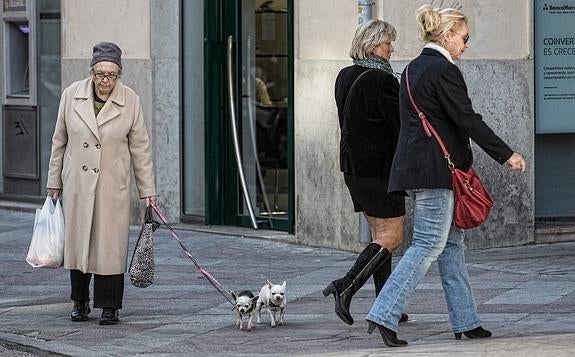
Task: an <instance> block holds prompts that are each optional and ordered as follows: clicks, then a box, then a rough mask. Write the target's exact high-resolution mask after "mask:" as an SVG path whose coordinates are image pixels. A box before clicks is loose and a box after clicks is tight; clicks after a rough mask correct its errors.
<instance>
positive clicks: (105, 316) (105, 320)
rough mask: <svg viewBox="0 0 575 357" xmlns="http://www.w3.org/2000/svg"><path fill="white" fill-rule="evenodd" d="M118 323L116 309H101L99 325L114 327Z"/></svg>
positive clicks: (118, 315) (118, 314)
mask: <svg viewBox="0 0 575 357" xmlns="http://www.w3.org/2000/svg"><path fill="white" fill-rule="evenodd" d="M118 322H120V313H119V312H118V309H112V308H109V307H105V308H103V309H102V316H101V317H100V325H115V324H117V323H118Z"/></svg>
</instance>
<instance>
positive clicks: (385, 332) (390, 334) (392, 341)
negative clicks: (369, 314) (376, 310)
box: [367, 321, 407, 347]
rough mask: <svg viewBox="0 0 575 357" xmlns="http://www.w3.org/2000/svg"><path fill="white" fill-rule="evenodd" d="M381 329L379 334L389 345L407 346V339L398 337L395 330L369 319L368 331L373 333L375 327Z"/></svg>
mask: <svg viewBox="0 0 575 357" xmlns="http://www.w3.org/2000/svg"><path fill="white" fill-rule="evenodd" d="M376 327H377V328H378V329H379V334H380V335H381V338H382V339H383V343H385V344H386V345H387V346H389V347H404V346H407V341H405V340H400V339H398V338H397V334H396V333H395V331H393V330H390V329H388V328H387V327H385V326H381V325H378V324H376V323H375V322H373V321H369V326H368V328H367V333H369V334H371V333H372V332H373V330H375V328H376Z"/></svg>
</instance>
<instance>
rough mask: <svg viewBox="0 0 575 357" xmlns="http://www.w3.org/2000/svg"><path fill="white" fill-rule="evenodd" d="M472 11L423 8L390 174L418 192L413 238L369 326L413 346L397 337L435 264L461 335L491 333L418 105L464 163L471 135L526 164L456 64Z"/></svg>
mask: <svg viewBox="0 0 575 357" xmlns="http://www.w3.org/2000/svg"><path fill="white" fill-rule="evenodd" d="M467 21H468V20H467V17H466V16H465V15H464V14H463V13H462V12H461V11H460V10H458V9H453V8H445V9H439V8H433V7H432V6H431V5H424V6H422V7H420V8H419V9H418V11H417V23H418V26H419V37H420V39H421V40H423V41H424V42H425V43H426V44H425V47H424V49H423V51H422V52H421V55H419V57H417V58H416V59H414V60H413V61H412V62H411V63H410V64H409V65H408V67H407V68H406V70H405V71H404V72H403V76H402V81H401V89H400V97H399V110H400V119H401V132H400V134H399V141H398V144H397V150H396V153H395V157H394V160H393V165H392V168H391V175H390V179H389V190H390V191H392V192H393V191H399V192H403V191H409V192H412V195H411V196H412V198H413V201H414V218H413V222H414V223H413V224H414V227H413V238H412V241H411V245H410V247H409V248H408V249H407V251H406V252H405V254H404V255H403V257H402V258H401V261H400V262H399V263H398V264H397V266H396V268H395V270H394V271H393V273H392V274H391V276H390V277H389V279H388V280H387V283H386V284H385V286H384V288H383V290H382V292H381V294H379V295H378V297H377V299H376V301H375V303H374V304H373V306H372V308H371V311H370V312H369V314H368V316H367V320H368V321H369V331H373V330H374V329H375V328H376V327H377V328H378V329H379V332H380V334H381V337H382V339H383V342H384V343H385V344H386V345H388V346H391V347H399V346H405V345H407V342H406V341H404V340H400V339H398V338H397V334H396V333H397V330H398V323H397V322H398V321H399V320H400V318H401V312H402V311H403V309H405V308H406V306H407V303H408V302H409V298H410V297H411V295H412V294H413V292H414V291H415V288H416V287H417V285H418V284H419V282H420V281H421V279H423V277H424V276H425V273H426V272H427V270H428V269H429V266H430V265H431V263H432V262H433V261H435V260H437V262H438V266H439V273H440V277H441V282H442V285H443V291H444V293H445V300H446V302H447V308H448V311H449V320H450V322H451V327H452V329H453V332H454V333H455V338H456V339H460V338H461V337H462V335H465V336H466V337H468V338H474V339H475V338H486V337H490V336H491V332H489V331H488V330H486V329H484V328H483V327H482V326H481V320H480V318H479V315H478V313H477V308H476V306H475V301H474V298H473V292H472V291H471V286H470V284H469V276H468V273H467V268H466V266H465V254H464V244H463V234H462V232H461V230H460V229H457V228H456V227H455V226H453V224H452V219H453V207H454V198H453V191H452V190H451V173H450V170H449V168H448V166H447V161H446V159H445V158H444V156H443V154H442V152H441V149H440V147H439V144H438V143H437V141H436V140H435V139H434V138H433V137H431V138H430V137H428V136H427V135H426V134H425V130H424V129H423V127H422V125H421V120H420V118H419V117H418V115H417V112H415V111H414V109H413V108H412V105H411V103H410V99H409V94H408V92H407V88H406V85H407V80H406V77H407V76H408V75H409V85H410V89H411V93H412V96H413V99H414V101H415V102H416V103H417V106H418V107H419V108H420V109H421V110H422V111H423V112H424V113H425V114H426V116H427V118H428V119H429V121H430V123H431V125H432V126H433V127H434V128H435V130H437V132H438V133H439V136H440V137H441V138H442V140H443V141H444V143H445V146H446V147H447V150H448V151H449V153H450V154H451V160H452V161H453V163H454V164H455V166H456V167H457V168H460V169H463V170H467V169H468V168H469V167H470V165H471V164H472V163H473V155H472V152H471V145H470V139H473V141H474V142H475V143H477V145H479V146H480V147H481V148H482V149H483V150H484V151H485V152H486V153H487V154H488V155H489V156H491V158H493V159H494V160H496V161H497V162H499V163H500V164H504V163H507V164H508V165H509V166H510V168H511V169H512V170H521V171H524V170H525V161H524V160H523V158H522V157H521V155H519V154H518V153H515V152H513V150H512V149H511V148H510V147H509V146H508V145H507V144H505V142H503V140H501V139H500V138H499V137H498V136H497V135H495V133H494V132H493V131H492V130H491V129H490V128H489V127H488V126H487V124H485V122H484V121H483V120H482V117H481V115H479V114H477V113H475V111H474V110H473V107H472V105H471V100H470V99H469V97H468V94H467V86H466V84H465V80H464V79H463V75H462V74H461V72H460V70H459V68H457V66H456V65H455V64H454V60H457V59H459V58H460V57H461V55H462V54H463V53H464V52H465V50H466V48H467V47H468V46H469V44H468V40H469V27H468V25H467Z"/></svg>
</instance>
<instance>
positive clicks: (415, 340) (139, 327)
mask: <svg viewBox="0 0 575 357" xmlns="http://www.w3.org/2000/svg"><path fill="white" fill-rule="evenodd" d="M33 220H34V216H33V214H31V213H26V212H13V211H8V210H0V247H1V249H0V284H1V285H0V344H3V345H4V346H8V347H9V348H12V349H14V348H17V349H20V350H21V351H22V350H26V351H28V352H31V353H33V354H35V355H40V356H45V355H49V356H62V355H64V356H134V355H139V354H144V355H146V356H166V355H169V356H288V355H289V356H324V357H327V356H351V357H354V356H357V357H359V356H410V357H413V356H462V355H465V356H508V355H511V354H514V355H516V356H573V355H575V342H574V341H575V255H574V252H575V242H571V243H556V244H551V245H533V246H524V247H514V248H502V249H490V250H475V251H469V252H468V254H467V261H468V266H469V272H470V275H471V283H472V286H473V290H474V292H475V298H476V301H477V304H478V309H479V312H480V314H481V318H482V320H483V326H484V327H486V328H488V329H489V330H491V331H492V332H493V334H494V337H493V338H490V339H484V340H469V339H465V338H464V339H463V340H461V341H456V340H455V339H454V337H453V333H452V332H451V330H450V326H449V322H448V318H447V308H446V305H445V299H444V297H443V292H442V287H441V283H440V281H439V276H438V270H437V265H436V264H433V265H432V268H431V270H430V271H429V273H428V274H427V276H426V277H425V279H424V281H423V282H422V283H421V284H420V285H419V287H418V289H417V291H416V293H415V295H414V296H413V299H412V301H411V303H410V305H409V307H408V310H407V312H408V313H409V316H410V321H409V322H407V323H404V324H402V325H401V327H400V332H399V336H400V337H401V338H404V339H406V340H407V341H408V342H409V346H407V347H405V348H394V349H392V348H388V347H386V346H385V345H384V344H383V342H382V340H381V338H380V337H379V336H378V335H377V334H375V333H374V334H373V335H368V334H367V333H366V328H367V324H366V323H365V321H364V317H365V315H366V313H367V311H368V310H369V308H370V306H371V303H372V302H373V300H374V291H373V285H372V283H371V281H369V282H368V283H367V284H366V285H365V286H364V288H363V289H362V290H360V291H359V292H358V294H357V295H356V297H355V298H354V300H353V304H352V314H353V316H354V317H355V324H354V325H352V326H348V325H346V324H344V323H343V322H341V321H340V320H339V319H338V318H337V316H336V315H335V313H334V312H333V298H331V297H329V298H324V297H323V295H322V294H321V290H322V289H323V288H324V287H325V286H326V285H327V284H328V282H330V281H331V280H333V279H335V278H338V277H340V276H342V275H343V274H344V273H345V272H346V271H347V269H348V268H349V267H350V266H351V265H352V264H353V262H354V261H355V258H356V257H357V254H354V253H349V252H344V251H338V250H333V249H323V248H311V247H304V246H297V245H293V244H288V243H283V242H277V241H270V240H261V239H251V238H243V237H240V236H230V235H223V234H215V233H209V232H196V231H186V230H180V231H179V234H180V236H181V238H182V240H183V242H184V244H185V245H186V246H187V247H188V248H189V249H190V250H191V251H192V252H193V254H194V255H195V256H196V258H197V259H198V260H199V262H200V264H202V265H203V266H204V267H205V268H206V269H207V270H208V271H209V272H210V273H212V274H213V275H214V276H215V277H216V278H217V279H218V280H220V281H221V282H222V283H223V284H224V285H225V286H226V288H228V289H231V290H236V291H238V290H244V289H250V290H251V291H253V292H254V293H257V292H258V291H259V289H260V287H261V286H262V285H263V284H264V283H265V281H266V279H269V280H271V281H272V282H275V283H281V282H283V281H284V280H285V281H286V282H287V296H288V303H287V312H286V324H285V325H284V326H278V327H276V328H271V327H270V326H269V319H268V316H267V314H265V313H264V314H262V320H263V321H264V322H265V323H264V324H260V325H257V327H256V329H255V330H253V331H251V332H248V331H239V330H238V329H236V328H235V326H234V323H235V315H234V313H233V312H232V310H231V305H230V304H229V302H227V301H226V300H225V299H224V298H223V297H222V296H221V295H219V294H218V293H217V292H216V290H215V289H214V288H213V287H212V286H211V285H210V284H209V283H208V282H207V281H206V279H205V278H203V276H202V275H201V274H199V273H198V272H196V271H195V269H194V266H193V265H192V264H191V262H190V261H189V260H188V259H187V257H186V256H185V255H184V254H183V253H182V251H181V250H180V248H179V246H178V245H177V244H176V242H175V241H174V240H172V238H171V237H170V235H169V234H168V231H167V230H165V229H161V230H159V231H157V234H156V236H155V237H156V238H155V239H156V243H157V244H156V252H155V254H156V255H155V256H156V282H155V284H154V285H152V286H151V287H149V288H146V289H139V288H136V287H133V286H131V285H130V283H129V279H128V278H127V277H126V289H125V295H124V308H123V309H122V310H121V311H120V319H121V323H120V324H119V325H116V326H99V325H98V319H99V316H100V310H99V309H96V310H95V311H92V313H91V315H90V317H91V318H90V320H89V321H87V322H72V321H70V319H69V314H70V311H71V309H72V303H71V302H70V300H69V299H68V297H69V274H68V272H67V271H66V270H64V269H56V270H49V269H33V268H31V267H30V266H29V265H28V264H27V263H26V262H25V256H26V253H27V249H28V244H29V241H30V236H31V232H32V224H33ZM138 230H139V227H133V228H132V229H131V240H130V241H131V245H130V250H131V249H132V247H133V244H134V240H135V238H136V236H137V234H138Z"/></svg>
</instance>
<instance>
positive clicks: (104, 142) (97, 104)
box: [47, 42, 156, 325]
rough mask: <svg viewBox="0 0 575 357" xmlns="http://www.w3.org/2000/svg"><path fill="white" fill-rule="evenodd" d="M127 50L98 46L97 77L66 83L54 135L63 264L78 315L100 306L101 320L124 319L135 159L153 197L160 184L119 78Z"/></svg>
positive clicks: (137, 114) (140, 181)
mask: <svg viewBox="0 0 575 357" xmlns="http://www.w3.org/2000/svg"><path fill="white" fill-rule="evenodd" d="M121 53H122V52H121V50H120V48H119V47H118V46H116V45H115V44H113V43H109V42H102V43H99V44H97V45H96V46H94V49H93V56H92V61H91V63H90V77H88V78H86V79H84V80H81V81H78V82H75V83H73V84H72V85H71V86H69V87H68V88H66V89H65V90H64V92H63V94H62V98H61V100H60V108H59V110H58V119H57V122H56V128H55V130H54V136H53V138H52V154H51V157H50V166H49V172H48V182H47V187H48V195H50V196H52V198H56V197H58V196H60V195H61V196H62V202H63V207H64V216H65V221H66V240H65V252H64V267H65V268H66V269H69V270H70V280H71V296H70V297H71V299H72V300H73V301H74V309H73V310H72V314H71V318H72V321H86V320H88V314H89V313H90V307H89V306H90V299H89V286H90V280H91V276H92V274H94V308H102V316H101V318H100V325H113V324H117V323H118V322H119V313H118V310H119V309H121V308H122V298H123V293H124V273H125V272H126V263H127V254H128V233H129V217H130V200H129V198H130V197H129V196H130V195H129V192H130V190H129V186H130V167H131V166H133V168H134V176H135V178H136V185H137V187H138V192H139V195H140V197H141V198H142V199H145V200H146V205H149V204H150V201H154V200H155V196H156V190H155V182H154V172H153V164H152V156H151V152H150V141H149V137H148V133H147V131H146V126H145V123H144V118H143V113H142V106H141V103H140V98H139V97H138V95H137V94H136V93H135V92H134V91H133V90H132V89H130V88H129V87H127V86H125V85H124V84H122V82H120V80H119V78H120V75H121V71H122V62H121Z"/></svg>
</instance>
